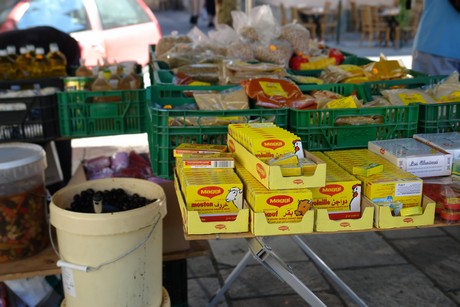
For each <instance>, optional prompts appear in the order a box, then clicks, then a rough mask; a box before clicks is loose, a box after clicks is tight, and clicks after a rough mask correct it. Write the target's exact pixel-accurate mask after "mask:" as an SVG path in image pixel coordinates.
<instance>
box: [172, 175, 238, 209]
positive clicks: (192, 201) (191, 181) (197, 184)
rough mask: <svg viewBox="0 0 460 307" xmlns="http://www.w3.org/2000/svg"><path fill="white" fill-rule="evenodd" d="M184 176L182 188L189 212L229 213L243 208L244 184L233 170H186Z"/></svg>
mask: <svg viewBox="0 0 460 307" xmlns="http://www.w3.org/2000/svg"><path fill="white" fill-rule="evenodd" d="M220 170H226V171H220ZM182 176H183V177H182V180H183V181H182V182H181V188H182V191H183V194H184V198H185V203H186V205H187V208H188V209H189V210H195V211H199V212H200V213H227V212H237V211H238V210H240V209H241V208H242V207H243V183H242V182H241V180H240V179H239V177H238V175H237V174H236V173H235V172H234V171H233V170H230V169H215V170H204V171H203V170H194V169H184V170H183V175H182Z"/></svg>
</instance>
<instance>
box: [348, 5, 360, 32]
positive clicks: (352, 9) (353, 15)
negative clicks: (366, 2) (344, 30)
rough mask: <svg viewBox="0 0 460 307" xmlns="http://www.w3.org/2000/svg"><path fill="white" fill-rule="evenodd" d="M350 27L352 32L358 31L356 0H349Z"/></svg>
mask: <svg viewBox="0 0 460 307" xmlns="http://www.w3.org/2000/svg"><path fill="white" fill-rule="evenodd" d="M350 23H351V27H350V29H351V30H352V31H353V32H358V31H359V26H360V24H359V13H358V5H357V4H356V0H350Z"/></svg>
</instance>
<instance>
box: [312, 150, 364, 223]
mask: <svg viewBox="0 0 460 307" xmlns="http://www.w3.org/2000/svg"><path fill="white" fill-rule="evenodd" d="M312 154H313V155H315V156H316V157H318V158H320V159H321V160H323V161H324V162H325V163H326V165H327V172H326V185H325V186H324V187H320V188H311V189H310V190H311V192H312V194H313V207H314V208H315V209H326V210H327V211H328V212H329V218H330V219H332V220H338V219H345V218H347V219H350V218H359V217H360V216H361V194H362V193H361V190H362V186H361V181H360V180H359V179H357V178H356V177H355V176H353V175H351V174H350V173H348V172H347V171H346V170H344V169H343V168H341V167H340V166H339V165H338V164H337V163H335V162H334V161H332V160H331V159H330V158H328V157H327V156H326V155H325V154H323V153H321V152H312Z"/></svg>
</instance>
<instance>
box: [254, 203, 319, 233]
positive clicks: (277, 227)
mask: <svg viewBox="0 0 460 307" xmlns="http://www.w3.org/2000/svg"><path fill="white" fill-rule="evenodd" d="M250 211H251V232H252V233H253V234H254V235H255V236H275V235H293V234H305V233H312V232H313V225H314V223H315V212H314V211H313V210H309V211H307V212H306V213H305V214H304V216H303V218H302V220H301V221H300V222H297V223H268V221H267V219H266V217H265V214H264V213H263V212H254V211H253V210H252V209H250Z"/></svg>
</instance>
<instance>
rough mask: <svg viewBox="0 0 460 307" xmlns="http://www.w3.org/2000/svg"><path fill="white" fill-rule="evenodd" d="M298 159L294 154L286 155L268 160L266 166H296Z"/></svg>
mask: <svg viewBox="0 0 460 307" xmlns="http://www.w3.org/2000/svg"><path fill="white" fill-rule="evenodd" d="M298 162H299V158H298V157H297V155H296V154H295V153H287V154H284V155H280V156H278V157H275V158H271V159H270V160H268V163H267V164H268V165H296V164H298Z"/></svg>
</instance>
